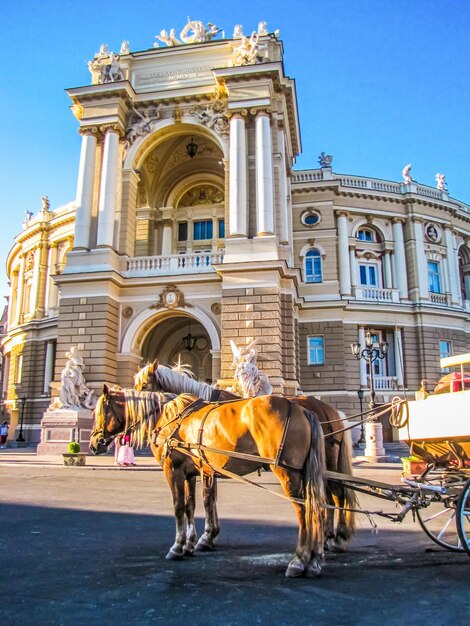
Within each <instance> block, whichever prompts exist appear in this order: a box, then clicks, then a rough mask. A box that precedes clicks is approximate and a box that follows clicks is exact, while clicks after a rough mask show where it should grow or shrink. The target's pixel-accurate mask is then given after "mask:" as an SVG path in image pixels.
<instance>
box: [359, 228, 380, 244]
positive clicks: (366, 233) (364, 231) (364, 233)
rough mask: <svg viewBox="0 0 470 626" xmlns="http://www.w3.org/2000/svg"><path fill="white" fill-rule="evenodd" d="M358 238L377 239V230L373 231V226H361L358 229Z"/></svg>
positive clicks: (361, 239)
mask: <svg viewBox="0 0 470 626" xmlns="http://www.w3.org/2000/svg"><path fill="white" fill-rule="evenodd" d="M356 238H357V239H358V240H359V241H377V236H376V234H375V231H373V230H372V229H371V228H360V229H359V230H358V231H357V235H356Z"/></svg>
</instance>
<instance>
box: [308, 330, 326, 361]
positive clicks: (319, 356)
mask: <svg viewBox="0 0 470 626" xmlns="http://www.w3.org/2000/svg"><path fill="white" fill-rule="evenodd" d="M307 352H308V364H309V365H324V364H325V347H324V341H323V336H322V335H316V336H309V337H307Z"/></svg>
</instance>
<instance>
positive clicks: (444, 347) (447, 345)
mask: <svg viewBox="0 0 470 626" xmlns="http://www.w3.org/2000/svg"><path fill="white" fill-rule="evenodd" d="M439 356H440V358H441V359H446V358H447V357H448V356H452V342H451V341H446V340H445V339H441V340H440V341H439ZM441 372H442V373H443V374H448V373H449V372H450V367H443V368H442V369H441Z"/></svg>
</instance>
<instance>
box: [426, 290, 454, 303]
mask: <svg viewBox="0 0 470 626" xmlns="http://www.w3.org/2000/svg"><path fill="white" fill-rule="evenodd" d="M429 299H430V300H431V303H432V304H438V305H440V306H451V300H450V294H448V293H430V294H429Z"/></svg>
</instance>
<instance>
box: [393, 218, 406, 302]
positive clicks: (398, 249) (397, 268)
mask: <svg viewBox="0 0 470 626" xmlns="http://www.w3.org/2000/svg"><path fill="white" fill-rule="evenodd" d="M392 223H393V226H392V228H393V241H394V249H395V252H394V255H393V260H394V280H395V285H396V288H397V289H398V291H399V293H400V299H401V300H408V279H407V276H406V259H405V241H404V238H403V220H402V219H400V218H398V217H394V218H393V220H392Z"/></svg>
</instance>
